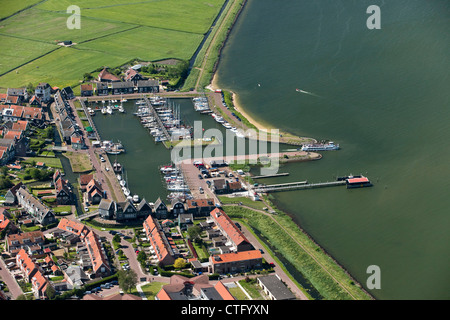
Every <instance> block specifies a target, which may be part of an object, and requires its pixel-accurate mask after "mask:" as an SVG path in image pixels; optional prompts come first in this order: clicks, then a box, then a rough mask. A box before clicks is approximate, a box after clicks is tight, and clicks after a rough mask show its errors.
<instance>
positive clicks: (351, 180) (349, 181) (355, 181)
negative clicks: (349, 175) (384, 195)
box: [347, 177, 369, 183]
mask: <svg viewBox="0 0 450 320" xmlns="http://www.w3.org/2000/svg"><path fill="white" fill-rule="evenodd" d="M347 181H348V183H362V182H369V179H367V178H366V177H361V178H353V179H348V180H347Z"/></svg>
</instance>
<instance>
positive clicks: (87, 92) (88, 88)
mask: <svg viewBox="0 0 450 320" xmlns="http://www.w3.org/2000/svg"><path fill="white" fill-rule="evenodd" d="M93 95H94V88H93V86H92V84H91V83H88V84H82V85H81V96H82V97H90V96H93Z"/></svg>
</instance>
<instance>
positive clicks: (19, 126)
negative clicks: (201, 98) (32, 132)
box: [12, 120, 28, 131]
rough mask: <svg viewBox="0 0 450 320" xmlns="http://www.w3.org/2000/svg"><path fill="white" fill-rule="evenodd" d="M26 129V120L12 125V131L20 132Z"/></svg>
mask: <svg viewBox="0 0 450 320" xmlns="http://www.w3.org/2000/svg"><path fill="white" fill-rule="evenodd" d="M27 128H28V121H27V120H18V121H17V122H14V123H13V125H12V129H13V130H21V131H25V130H27Z"/></svg>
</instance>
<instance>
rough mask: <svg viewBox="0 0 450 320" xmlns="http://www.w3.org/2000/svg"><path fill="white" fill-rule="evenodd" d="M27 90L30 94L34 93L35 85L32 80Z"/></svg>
mask: <svg viewBox="0 0 450 320" xmlns="http://www.w3.org/2000/svg"><path fill="white" fill-rule="evenodd" d="M27 92H28V94H34V86H33V84H32V83H31V82H30V83H28V85H27Z"/></svg>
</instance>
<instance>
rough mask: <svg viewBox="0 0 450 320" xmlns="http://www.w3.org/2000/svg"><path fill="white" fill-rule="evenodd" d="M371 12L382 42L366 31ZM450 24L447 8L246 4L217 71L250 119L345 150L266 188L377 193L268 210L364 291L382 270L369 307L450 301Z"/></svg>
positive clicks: (322, 197)
mask: <svg viewBox="0 0 450 320" xmlns="http://www.w3.org/2000/svg"><path fill="white" fill-rule="evenodd" d="M372 4H376V5H379V6H380V8H381V27H382V29H381V30H369V29H367V27H366V20H367V18H368V17H369V15H368V14H367V13H366V9H367V7H368V6H369V5H372ZM449 12H450V2H449V1H445V0H431V1H419V0H408V1H406V0H405V1H404V0H392V1H376V0H370V1H350V0H346V1H336V0H328V1H326V0H317V1H304V0H302V1H299V0H297V1H294V0H283V1H275V0H257V1H256V0H249V2H248V5H247V7H246V8H245V9H244V11H243V13H242V15H241V17H240V19H239V20H238V23H237V25H236V27H235V28H234V29H233V32H232V33H231V36H230V39H229V41H228V43H227V45H226V47H225V49H224V51H223V55H222V59H221V62H220V64H219V69H218V83H219V85H220V86H221V87H223V88H226V89H230V90H232V91H234V92H236V93H237V94H238V95H239V101H240V103H241V104H242V106H243V107H244V108H245V110H246V111H248V112H249V113H250V114H251V115H252V116H254V117H255V118H256V119H257V120H258V121H261V122H262V123H265V124H268V125H270V126H272V127H274V128H280V129H282V130H286V131H289V132H292V133H295V134H298V135H302V136H309V137H314V138H317V139H331V140H334V141H335V142H337V143H339V144H340V145H341V147H342V149H341V150H340V151H335V152H324V153H323V155H324V157H323V159H322V160H320V161H315V162H310V163H296V164H289V165H286V166H284V167H283V168H282V170H281V171H283V172H285V171H288V172H290V173H291V175H290V176H289V177H283V178H279V179H267V180H266V181H265V182H267V183H277V182H290V181H300V180H305V179H308V180H309V181H312V182H319V181H329V180H333V179H334V178H335V177H336V176H340V175H348V174H350V173H353V174H365V175H367V176H368V177H369V178H370V179H371V180H372V181H373V183H374V187H373V188H369V189H358V190H347V189H345V188H342V187H335V188H327V189H317V190H304V191H293V192H284V193H277V194H275V202H276V203H277V204H278V205H279V206H280V207H281V209H283V210H285V211H287V212H289V213H290V214H291V215H292V216H293V217H294V219H295V220H296V221H297V222H298V223H299V224H300V225H301V226H302V227H303V228H304V229H305V230H306V231H308V232H309V233H310V234H311V235H312V237H313V238H315V239H316V241H317V242H318V243H319V244H320V245H322V246H323V247H324V248H325V249H326V250H327V251H328V252H330V254H331V255H332V256H333V257H335V258H336V259H337V260H338V261H339V262H340V263H341V264H342V265H343V266H344V267H345V268H346V269H348V270H349V271H350V273H351V274H352V275H354V276H355V277H356V279H357V280H358V281H359V282H360V283H361V284H362V285H364V286H365V284H366V279H367V277H368V274H367V273H366V270H367V267H368V266H370V265H378V266H379V267H380V268H381V289H380V290H370V293H371V294H373V295H374V296H375V297H376V298H379V299H449V298H450V276H449V273H448V269H449V266H450V247H449V243H450V236H449V232H448V230H449V226H450V218H449V210H448V208H449V207H450V197H449V192H450V188H449V187H450V165H449V162H448V160H449V158H450V148H449V147H450V143H449V138H450V125H449V124H450V110H449V102H450V90H449V87H450V81H449V70H450V62H449V54H450V42H449V38H448V35H449V33H448V31H449V30H450V15H449V14H448V13H449ZM296 88H299V89H302V90H304V91H307V92H309V93H310V94H304V93H299V92H296V91H295V89H296Z"/></svg>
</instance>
